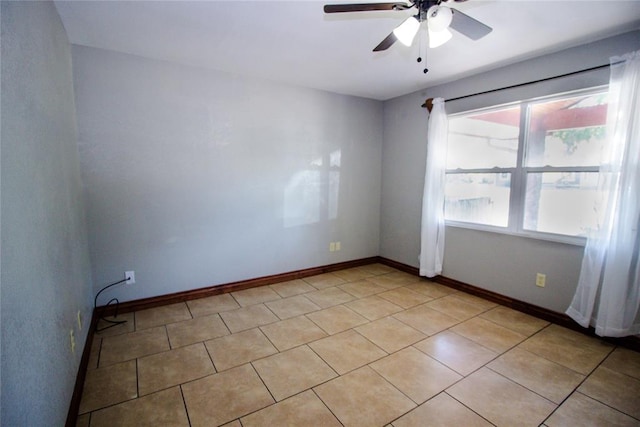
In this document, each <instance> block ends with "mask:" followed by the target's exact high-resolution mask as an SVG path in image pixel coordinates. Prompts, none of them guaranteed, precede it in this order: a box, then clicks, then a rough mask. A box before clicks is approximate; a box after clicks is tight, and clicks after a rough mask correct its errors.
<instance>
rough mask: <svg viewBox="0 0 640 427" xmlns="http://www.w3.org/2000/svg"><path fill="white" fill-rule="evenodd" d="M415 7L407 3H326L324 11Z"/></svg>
mask: <svg viewBox="0 0 640 427" xmlns="http://www.w3.org/2000/svg"><path fill="white" fill-rule="evenodd" d="M410 7H413V5H408V4H406V3H352V4H325V5H324V13H342V12H368V11H372V10H404V9H409V8H410Z"/></svg>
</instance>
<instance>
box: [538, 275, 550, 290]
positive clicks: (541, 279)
mask: <svg viewBox="0 0 640 427" xmlns="http://www.w3.org/2000/svg"><path fill="white" fill-rule="evenodd" d="M546 284H547V275H546V274H542V273H537V274H536V286H538V287H540V288H544V287H545V285H546Z"/></svg>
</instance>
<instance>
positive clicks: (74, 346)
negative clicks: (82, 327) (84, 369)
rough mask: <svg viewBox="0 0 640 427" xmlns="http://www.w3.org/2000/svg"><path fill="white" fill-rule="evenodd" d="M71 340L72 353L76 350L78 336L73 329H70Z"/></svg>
mask: <svg viewBox="0 0 640 427" xmlns="http://www.w3.org/2000/svg"><path fill="white" fill-rule="evenodd" d="M69 342H70V346H71V353H75V351H76V337H75V336H74V335H73V329H71V330H69Z"/></svg>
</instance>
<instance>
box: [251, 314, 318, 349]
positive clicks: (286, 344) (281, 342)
mask: <svg viewBox="0 0 640 427" xmlns="http://www.w3.org/2000/svg"><path fill="white" fill-rule="evenodd" d="M260 329H261V330H262V332H263V333H264V334H265V335H266V336H267V337H268V338H269V340H270V341H271V342H272V343H273V345H275V346H276V347H277V348H278V350H280V351H284V350H288V349H290V348H293V347H297V346H299V345H302V344H306V343H308V342H311V341H315V340H318V339H320V338H324V337H326V336H327V334H326V332H325V331H323V330H322V329H320V328H319V327H318V326H317V325H316V324H315V323H313V322H312V321H311V320H309V319H307V318H306V317H304V316H300V317H294V318H293V319H288V320H283V321H281V322H276V323H272V324H270V325H266V326H262V327H260Z"/></svg>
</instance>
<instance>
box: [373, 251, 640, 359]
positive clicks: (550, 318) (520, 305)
mask: <svg viewBox="0 0 640 427" xmlns="http://www.w3.org/2000/svg"><path fill="white" fill-rule="evenodd" d="M378 262H379V263H381V264H385V265H388V266H389V267H393V268H396V269H398V270H401V271H404V272H407V273H409V274H413V275H415V276H418V275H419V269H418V268H416V267H412V266H409V265H406V264H402V263H400V262H398V261H393V260H390V259H387V258H383V257H379V259H378ZM425 280H429V279H426V278H425ZM430 280H432V281H434V282H436V283H439V284H441V285H445V286H448V287H450V288H453V289H456V290H458V291H463V292H466V293H468V294H471V295H475V296H477V297H480V298H484V299H486V300H488V301H491V302H495V303H496V304H500V305H503V306H506V307H509V308H512V309H514V310H517V311H520V312H522V313H525V314H529V315H531V316H534V317H537V318H539V319H542V320H546V321H547V322H551V323H555V324H556V325H559V326H563V327H565V328H568V329H571V330H574V331H577V332H581V333H583V334H586V335H589V336H593V337H596V338H599V339H601V340H604V341H607V342H610V343H611V344H614V345H619V346H623V347H626V348H629V349H631V350H635V351H638V352H640V338H638V337H636V336H630V337H624V338H610V337H601V336H598V335H596V333H595V330H594V329H593V328H583V327H582V326H580V325H579V324H578V323H576V322H575V321H574V320H573V319H572V318H571V317H569V316H567V315H566V314H564V313H558V312H557V311H553V310H549V309H547V308H544V307H539V306H537V305H534V304H530V303H528V302H524V301H520V300H518V299H515V298H511V297H508V296H505V295H502V294H499V293H496V292H493V291H489V290H487V289H482V288H479V287H477V286H474V285H470V284H468V283H464V282H461V281H459V280H455V279H451V278H448V277H445V276H436V277H434V278H433V279H430Z"/></svg>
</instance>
